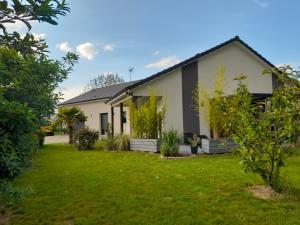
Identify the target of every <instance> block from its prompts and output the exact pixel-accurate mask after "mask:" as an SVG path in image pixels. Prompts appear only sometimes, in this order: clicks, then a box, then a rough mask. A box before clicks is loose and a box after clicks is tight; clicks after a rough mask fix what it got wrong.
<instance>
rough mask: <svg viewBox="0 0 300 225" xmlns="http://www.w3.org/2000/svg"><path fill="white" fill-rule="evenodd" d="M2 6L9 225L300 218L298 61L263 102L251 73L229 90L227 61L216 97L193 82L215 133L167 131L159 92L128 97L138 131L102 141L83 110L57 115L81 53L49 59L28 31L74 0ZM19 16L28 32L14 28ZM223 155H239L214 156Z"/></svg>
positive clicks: (0, 177)
mask: <svg viewBox="0 0 300 225" xmlns="http://www.w3.org/2000/svg"><path fill="white" fill-rule="evenodd" d="M0 9H1V13H2V14H1V15H0V22H1V23H0V24H1V27H0V29H2V31H3V34H1V35H0V41H1V43H0V44H1V46H0V69H1V74H2V75H1V76H0V224H20V225H21V224H22V225H26V224H297V223H298V224H299V221H300V177H299V174H300V167H299V163H300V149H299V147H297V145H298V144H299V132H300V124H299V121H300V110H299V107H300V103H299V96H300V84H299V80H298V78H297V74H296V71H294V70H293V68H291V67H290V66H284V67H280V68H272V69H268V70H266V71H264V72H263V74H264V76H275V77H276V79H277V80H278V87H277V88H276V89H275V90H274V91H273V94H272V95H271V96H268V97H266V98H264V99H263V100H262V99H260V100H256V99H255V98H254V96H253V95H252V94H251V93H250V92H249V90H248V87H247V85H246V80H247V77H246V76H245V75H244V74H240V75H239V76H237V77H236V78H235V79H234V81H232V82H235V83H236V84H237V87H236V89H235V90H234V92H233V93H232V94H231V95H226V94H225V93H224V74H225V70H226V68H219V69H218V70H217V72H216V79H215V87H214V90H213V91H212V92H209V91H207V90H206V89H205V87H203V86H202V84H200V83H199V84H198V85H196V88H195V90H194V94H193V98H194V104H195V105H194V108H195V110H196V111H197V112H198V113H199V114H201V115H202V116H203V117H204V118H205V122H206V123H207V126H209V127H210V133H211V135H210V136H211V138H207V137H203V135H202V136H201V135H200V134H198V133H195V134H192V135H191V136H189V137H187V138H186V137H185V134H181V133H179V132H178V131H177V130H174V129H167V128H165V126H164V119H165V113H166V111H165V108H166V107H165V105H164V99H163V98H162V97H161V96H160V97H159V96H156V95H155V92H151V93H150V94H149V96H148V97H147V98H143V99H141V101H140V102H138V101H135V100H134V99H131V101H130V102H129V103H128V105H129V109H130V118H131V135H130V136H129V135H125V134H112V133H111V132H108V133H107V135H106V137H104V138H101V140H99V138H100V136H99V132H98V131H96V130H91V129H89V128H88V127H84V126H78V124H83V123H84V121H86V119H87V117H86V115H84V113H83V112H82V111H81V110H80V109H79V108H77V107H72V108H63V107H60V108H59V109H58V111H57V113H56V108H57V105H58V102H59V100H60V97H61V94H60V93H57V91H56V90H57V87H58V86H59V84H60V83H61V82H63V81H64V80H65V79H67V77H68V75H69V74H70V73H71V72H72V71H73V67H74V66H75V64H76V63H77V62H78V59H79V56H78V55H76V54H74V53H72V52H68V53H66V54H65V56H64V57H62V58H61V59H59V60H57V59H52V58H50V56H49V55H48V47H47V44H46V42H45V40H43V39H41V40H36V39H35V37H34V35H33V34H31V33H30V30H31V26H32V23H33V24H34V22H36V21H38V22H44V23H48V24H52V25H57V24H58V16H65V15H66V14H67V13H68V12H69V11H70V8H69V7H68V5H67V4H66V3H65V1H51V0H50V1H26V3H24V2H22V1H19V0H15V1H12V3H11V4H8V1H2V2H0ZM16 21H18V22H21V23H24V24H25V25H26V27H27V33H26V34H25V35H20V34H19V33H18V32H12V33H10V32H8V31H7V29H6V26H7V25H8V24H10V23H15V22H16ZM128 97H129V96H128ZM55 113H56V114H55ZM54 115H55V116H54ZM65 131H67V132H68V134H69V144H51V145H44V138H45V135H46V134H53V133H55V132H65ZM183 144H185V145H183ZM138 150H141V151H147V152H141V151H138ZM200 151H201V153H206V154H197V153H200ZM224 152H226V153H228V152H231V153H228V154H215V153H224ZM157 153H159V154H157ZM183 156H184V157H183ZM187 156H188V157H187ZM174 159H180V160H174Z"/></svg>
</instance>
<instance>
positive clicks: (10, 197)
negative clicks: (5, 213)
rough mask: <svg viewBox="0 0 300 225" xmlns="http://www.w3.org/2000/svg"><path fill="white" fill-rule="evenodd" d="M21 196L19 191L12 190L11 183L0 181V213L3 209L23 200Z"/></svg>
mask: <svg viewBox="0 0 300 225" xmlns="http://www.w3.org/2000/svg"><path fill="white" fill-rule="evenodd" d="M23 194H24V193H22V192H21V191H20V190H17V189H15V188H13V187H12V186H11V182H8V181H7V180H1V179H0V213H1V212H2V210H4V209H5V208H8V207H11V206H14V205H16V204H17V203H19V202H20V201H21V200H22V198H23Z"/></svg>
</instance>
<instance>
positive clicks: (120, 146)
mask: <svg viewBox="0 0 300 225" xmlns="http://www.w3.org/2000/svg"><path fill="white" fill-rule="evenodd" d="M115 140H116V146H117V150H118V151H130V139H129V136H128V135H125V134H118V135H116V136H115Z"/></svg>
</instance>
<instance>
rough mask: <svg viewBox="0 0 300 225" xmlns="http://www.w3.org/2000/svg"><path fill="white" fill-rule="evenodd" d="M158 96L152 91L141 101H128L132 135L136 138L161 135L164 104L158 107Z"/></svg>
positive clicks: (154, 137) (152, 137)
mask: <svg viewBox="0 0 300 225" xmlns="http://www.w3.org/2000/svg"><path fill="white" fill-rule="evenodd" d="M159 103H160V102H159V98H158V97H157V96H155V94H154V92H152V93H150V96H149V99H148V100H147V101H145V102H143V103H137V102H134V103H130V106H129V109H130V118H131V128H132V131H133V136H134V137H136V138H150V139H156V138H158V137H159V136H160V135H161V127H162V123H163V120H164V117H165V106H164V105H163V107H162V108H161V109H159Z"/></svg>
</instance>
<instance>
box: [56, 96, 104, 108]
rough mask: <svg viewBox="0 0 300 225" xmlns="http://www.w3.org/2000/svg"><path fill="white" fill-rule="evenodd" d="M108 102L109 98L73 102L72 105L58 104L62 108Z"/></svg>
mask: <svg viewBox="0 0 300 225" xmlns="http://www.w3.org/2000/svg"><path fill="white" fill-rule="evenodd" d="M106 100H109V98H99V99H91V100H85V101H78V102H71V103H60V104H58V106H59V107H60V106H72V105H81V104H88V103H94V102H105V101H106Z"/></svg>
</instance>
